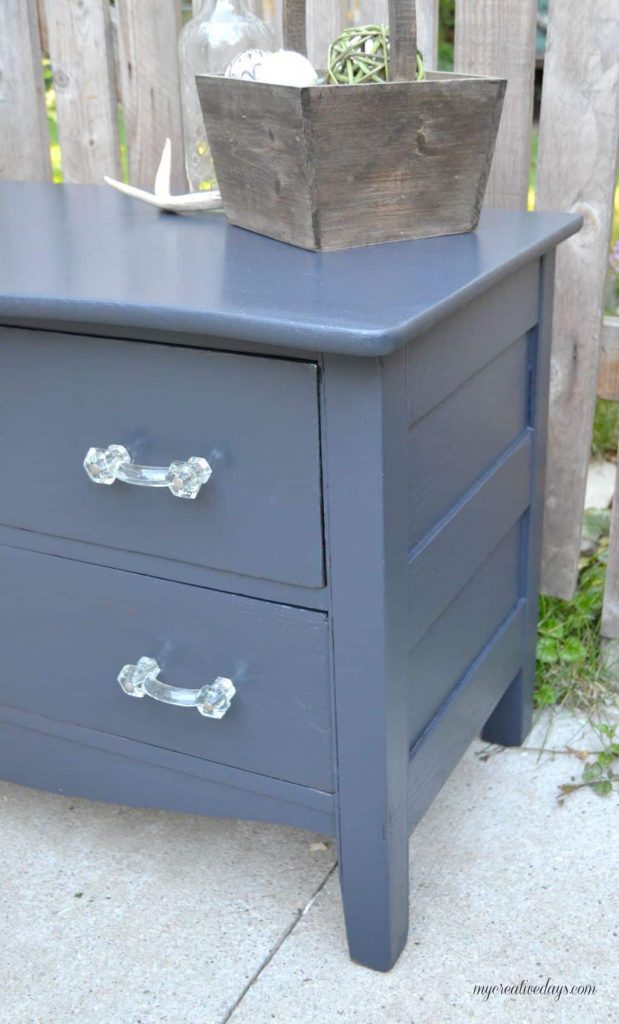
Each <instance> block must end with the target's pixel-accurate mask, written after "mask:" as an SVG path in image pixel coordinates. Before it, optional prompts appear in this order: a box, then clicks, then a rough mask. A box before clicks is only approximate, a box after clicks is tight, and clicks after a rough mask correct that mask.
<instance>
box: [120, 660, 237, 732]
mask: <svg viewBox="0 0 619 1024" xmlns="http://www.w3.org/2000/svg"><path fill="white" fill-rule="evenodd" d="M160 672H161V669H160V668H159V665H158V664H157V662H156V661H155V659H154V658H140V660H139V661H138V663H137V665H125V666H124V668H122V669H121V670H120V674H119V676H118V682H119V683H120V686H121V689H123V690H124V691H125V693H126V694H128V695H129V696H130V697H152V698H153V700H158V701H160V702H161V703H162V704H175V705H176V707H179V708H197V709H198V711H199V712H200V714H201V715H204V717H205V718H223V717H224V715H225V714H226V712H227V711H229V709H230V705H231V703H232V698H233V697H234V695H235V693H236V687H235V685H234V683H233V682H232V680H231V679H224V678H223V677H222V676H218V677H217V679H216V680H215V682H214V683H208V684H207V685H206V686H203V687H202V688H201V689H199V690H184V689H182V688H181V687H178V686H168V684H167V683H164V682H162V681H161V679H158V676H159V673H160Z"/></svg>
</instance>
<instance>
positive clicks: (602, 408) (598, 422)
mask: <svg viewBox="0 0 619 1024" xmlns="http://www.w3.org/2000/svg"><path fill="white" fill-rule="evenodd" d="M618 442H619V402H609V401H607V400H606V399H604V398H598V400H597V404H596V408H595V421H594V423H593V440H592V442H591V456H592V458H594V459H615V458H616V456H617V445H618Z"/></svg>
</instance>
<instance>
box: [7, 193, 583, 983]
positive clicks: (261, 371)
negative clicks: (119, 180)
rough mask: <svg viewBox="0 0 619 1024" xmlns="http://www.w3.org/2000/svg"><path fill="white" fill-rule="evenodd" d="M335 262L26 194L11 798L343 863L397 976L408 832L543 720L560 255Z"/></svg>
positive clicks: (95, 198)
mask: <svg viewBox="0 0 619 1024" xmlns="http://www.w3.org/2000/svg"><path fill="white" fill-rule="evenodd" d="M579 223H580V222H579V220H578V218H576V217H573V216H565V215H560V214H540V215H533V214H524V213H512V212H487V213H485V214H484V215H483V217H482V221H481V226H480V228H479V230H478V231H477V232H475V233H473V234H468V235H460V236H456V237H451V238H438V239H426V240H423V241H417V242H408V243H400V244H395V245H387V246H377V247H373V248H366V249H358V250H354V251H348V252H341V253H335V254H329V255H316V254H314V253H308V252H303V251H301V250H296V249H293V248H291V247H288V246H285V245H282V244H280V243H278V242H274V241H270V240H268V239H265V238H261V237H259V236H257V235H252V234H250V233H249V232H244V231H242V230H240V229H237V228H233V227H230V226H228V225H227V223H226V222H225V220H224V219H223V217H221V216H219V215H211V216H208V217H200V216H189V217H185V218H175V217H173V216H169V215H161V214H158V213H157V212H156V211H154V210H152V209H149V208H146V207H142V206H139V205H137V204H132V203H131V201H130V200H126V199H124V198H122V197H119V196H118V195H116V194H114V193H112V192H111V191H107V190H105V189H104V188H93V187H87V186H66V187H55V186H51V185H42V184H41V185H39V184H3V185H2V186H0V645H1V647H2V651H3V658H2V669H1V672H0V774H1V775H2V776H3V777H4V778H6V779H10V780H13V781H15V782H20V783H23V784H26V785H29V786H38V787H44V788H46V789H50V790H53V791H55V792H58V793H67V794H72V795H81V796H86V797H91V798H93V799H99V800H112V801H116V802H119V803H124V804H130V805H134V806H149V807H163V808H171V809H174V810H181V811H188V812H194V813H201V814H202V813H204V814H212V815H227V816H233V817H247V818H256V819H267V820H270V821H276V822H284V823H288V824H292V825H298V826H302V827H307V828H310V829H315V830H317V831H319V832H324V833H332V834H334V835H337V839H338V844H339V863H340V873H341V881H342V891H343V896H344V907H345V913H346V919H347V926H348V935H349V941H350V950H351V954H352V956H353V957H354V958H355V959H356V960H358V961H359V962H361V963H363V964H366V965H368V966H370V967H374V968H377V969H380V970H387V969H389V968H390V967H391V966H392V965H393V963H394V961H395V960H396V958H397V956H398V954H399V953H400V951H401V949H402V947H403V945H404V943H405V940H406V934H407V927H408V838H409V834H410V832H411V830H412V829H413V828H414V826H415V825H416V823H417V822H418V821H419V819H420V817H421V816H422V815H423V813H424V812H425V810H426V809H427V807H428V806H429V804H430V802H431V801H432V799H433V798H434V796H435V795H436V793H437V792H438V790H439V789H440V787H441V786H442V784H443V782H444V781H445V779H446V778H447V776H448V775H449V773H450V771H451V770H452V769H453V767H454V766H455V765H456V764H457V762H458V760H459V758H460V757H461V755H462V754H463V752H464V750H465V749H466V747H467V745H468V744H469V743H470V742H471V740H472V739H473V738H474V737H475V735H476V734H478V733H479V731H480V730H482V731H483V735H484V736H485V738H486V739H488V740H490V741H493V742H496V743H501V744H508V745H509V744H518V743H520V742H521V741H522V739H523V737H524V736H525V735H526V733H527V730H528V728H529V725H530V719H531V706H532V688H533V674H534V657H535V636H536V614H537V596H538V587H539V560H540V537H541V517H542V500H541V499H542V489H543V483H544V451H545V442H546V412H547V393H548V377H549V362H550V352H549V346H550V332H551V312H552V292H553V272H554V250H555V247H556V246H557V244H558V243H559V242H561V241H562V240H563V239H565V238H566V237H567V236H569V235H571V234H573V233H574V232H575V231H576V230H577V229H578V227H579Z"/></svg>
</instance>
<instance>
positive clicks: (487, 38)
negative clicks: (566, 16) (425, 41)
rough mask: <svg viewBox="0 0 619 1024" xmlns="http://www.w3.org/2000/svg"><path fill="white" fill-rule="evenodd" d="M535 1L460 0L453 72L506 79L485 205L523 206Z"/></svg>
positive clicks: (528, 157) (526, 186) (528, 152)
mask: <svg viewBox="0 0 619 1024" xmlns="http://www.w3.org/2000/svg"><path fill="white" fill-rule="evenodd" d="M536 17H537V15H536V5H535V0H486V2H484V3H480V0H458V3H457V4H456V47H455V55H454V67H455V70H456V71H461V72H463V73H467V74H472V75H490V76H499V77H501V78H507V80H508V86H507V93H506V95H505V105H504V108H503V117H502V119H501V126H500V128H499V135H498V138H497V145H496V152H495V156H494V160H493V163H492V170H491V172H490V179H489V181H488V190H487V192H486V204H487V205H488V206H500V207H506V208H507V209H520V208H526V205H527V200H528V193H529V168H530V161H531V133H532V128H533V91H534V84H535V31H536Z"/></svg>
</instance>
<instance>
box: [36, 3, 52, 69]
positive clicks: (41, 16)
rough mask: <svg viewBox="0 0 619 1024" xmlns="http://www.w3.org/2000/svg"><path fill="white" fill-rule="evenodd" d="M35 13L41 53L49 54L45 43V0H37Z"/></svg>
mask: <svg viewBox="0 0 619 1024" xmlns="http://www.w3.org/2000/svg"><path fill="white" fill-rule="evenodd" d="M37 13H38V15H39V38H40V40H41V50H42V51H43V54H44V55H45V56H46V57H48V56H49V48H48V43H47V15H46V13H45V0H37Z"/></svg>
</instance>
